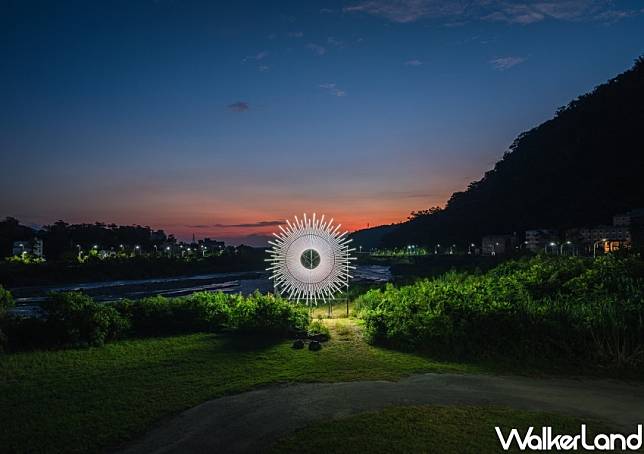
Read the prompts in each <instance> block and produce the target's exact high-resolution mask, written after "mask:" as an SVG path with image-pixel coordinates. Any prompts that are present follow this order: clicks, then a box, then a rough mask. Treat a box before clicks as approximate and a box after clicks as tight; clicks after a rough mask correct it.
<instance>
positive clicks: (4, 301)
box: [0, 285, 13, 353]
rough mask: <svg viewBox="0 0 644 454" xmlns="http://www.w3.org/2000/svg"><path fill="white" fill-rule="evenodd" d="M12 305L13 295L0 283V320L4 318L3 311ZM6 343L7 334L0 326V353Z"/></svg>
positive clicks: (5, 346)
mask: <svg viewBox="0 0 644 454" xmlns="http://www.w3.org/2000/svg"><path fill="white" fill-rule="evenodd" d="M12 306H13V297H12V296H11V292H10V291H9V290H5V289H4V288H3V287H2V285H0V322H2V321H3V320H4V317H5V313H6V312H7V309H9V308H10V307H12ZM7 344H8V338H7V335H6V334H5V333H4V332H3V331H2V328H1V327H0V353H2V352H3V351H5V349H6V348H7Z"/></svg>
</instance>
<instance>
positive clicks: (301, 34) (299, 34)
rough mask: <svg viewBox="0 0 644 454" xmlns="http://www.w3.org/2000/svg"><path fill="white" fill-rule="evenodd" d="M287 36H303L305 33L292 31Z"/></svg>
mask: <svg viewBox="0 0 644 454" xmlns="http://www.w3.org/2000/svg"><path fill="white" fill-rule="evenodd" d="M287 36H288V37H289V38H301V37H302V36H304V33H303V32H290V33H287Z"/></svg>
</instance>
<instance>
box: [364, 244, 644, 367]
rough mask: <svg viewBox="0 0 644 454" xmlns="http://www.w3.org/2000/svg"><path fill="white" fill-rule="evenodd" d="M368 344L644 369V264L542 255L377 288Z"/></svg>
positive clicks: (371, 300) (369, 304)
mask: <svg viewBox="0 0 644 454" xmlns="http://www.w3.org/2000/svg"><path fill="white" fill-rule="evenodd" d="M357 307H358V310H359V313H360V315H361V316H362V317H363V318H364V321H365V328H366V329H365V331H366V334H367V337H368V339H369V340H370V341H372V342H376V343H382V344H388V345H391V346H395V347H400V348H406V349H416V350H424V351H428V352H431V353H437V354H443V355H450V356H457V357H465V358H498V357H505V358H511V359H524V360H532V359H537V360H547V361H549V360H557V361H567V362H570V363H572V364H577V363H580V362H591V363H592V364H595V365H606V366H629V367H632V366H634V367H637V366H642V365H643V364H644V262H642V261H641V260H640V259H639V258H635V257H626V258H624V257H614V256H606V257H602V258H599V259H597V260H590V259H582V258H569V257H568V258H566V257H535V258H532V259H522V260H516V261H510V262H506V263H504V264H502V265H500V266H498V267H496V268H494V269H493V270H491V271H489V272H487V273H485V274H480V275H471V274H462V273H448V274H446V275H444V276H442V277H440V278H436V279H432V280H423V281H419V282H417V283H415V284H413V285H408V286H403V287H400V288H395V287H393V286H391V285H389V286H387V287H386V288H385V289H384V290H371V291H369V292H367V293H366V294H364V295H363V296H361V297H359V298H358V300H357Z"/></svg>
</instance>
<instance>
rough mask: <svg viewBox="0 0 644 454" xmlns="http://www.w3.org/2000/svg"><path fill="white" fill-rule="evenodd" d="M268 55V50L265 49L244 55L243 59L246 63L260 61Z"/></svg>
mask: <svg viewBox="0 0 644 454" xmlns="http://www.w3.org/2000/svg"><path fill="white" fill-rule="evenodd" d="M266 57H268V52H266V51H265V50H264V51H261V52H258V53H257V54H255V55H248V56H246V57H244V58H243V59H242V63H246V62H247V61H260V60H263V59H265V58H266Z"/></svg>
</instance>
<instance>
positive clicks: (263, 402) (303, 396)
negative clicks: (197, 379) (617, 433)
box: [121, 374, 644, 453]
mask: <svg viewBox="0 0 644 454" xmlns="http://www.w3.org/2000/svg"><path fill="white" fill-rule="evenodd" d="M425 404H437V405H502V406H506V407H511V408H517V409H523V410H532V411H550V412H561V413H566V414H569V415H574V416H579V417H582V418H583V417H588V418H596V419H601V420H604V421H605V422H607V423H609V424H612V425H614V426H615V427H616V428H620V429H624V430H626V431H629V432H632V431H633V429H634V428H635V425H636V424H638V423H644V384H640V383H625V382H620V381H616V380H591V379H579V380H575V379H558V378H557V379H555V378H551V379H536V378H526V377H509V376H492V375H456V374H421V375H413V376H411V377H407V378H404V379H402V380H400V381H398V382H386V381H356V382H348V383H306V384H295V385H284V386H275V387H269V388H264V389H258V390H255V391H250V392H246V393H243V394H237V395H233V396H226V397H221V398H219V399H214V400H211V401H209V402H206V403H204V404H201V405H199V406H197V407H194V408H191V409H190V410H187V411H185V412H183V413H181V414H180V415H178V416H177V417H175V418H173V419H171V420H169V421H167V422H165V423H163V424H161V425H160V426H158V427H156V428H155V429H153V430H151V431H150V432H148V433H147V434H146V435H145V436H143V438H142V439H140V440H137V441H134V442H133V443H130V444H129V445H128V446H126V447H125V448H124V449H123V450H122V451H121V452H123V453H206V452H208V453H212V452H256V451H260V450H262V449H266V448H267V447H268V446H270V444H271V443H272V442H274V441H275V440H276V439H277V438H279V437H281V436H283V435H285V434H287V433H289V432H292V431H293V430H296V429H299V428H302V427H304V426H306V425H308V424H311V423H314V422H317V421H321V420H325V419H328V418H339V417H343V416H348V415H351V414H354V413H359V412H364V411H372V410H379V409H382V408H384V407H387V406H391V405H425Z"/></svg>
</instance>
